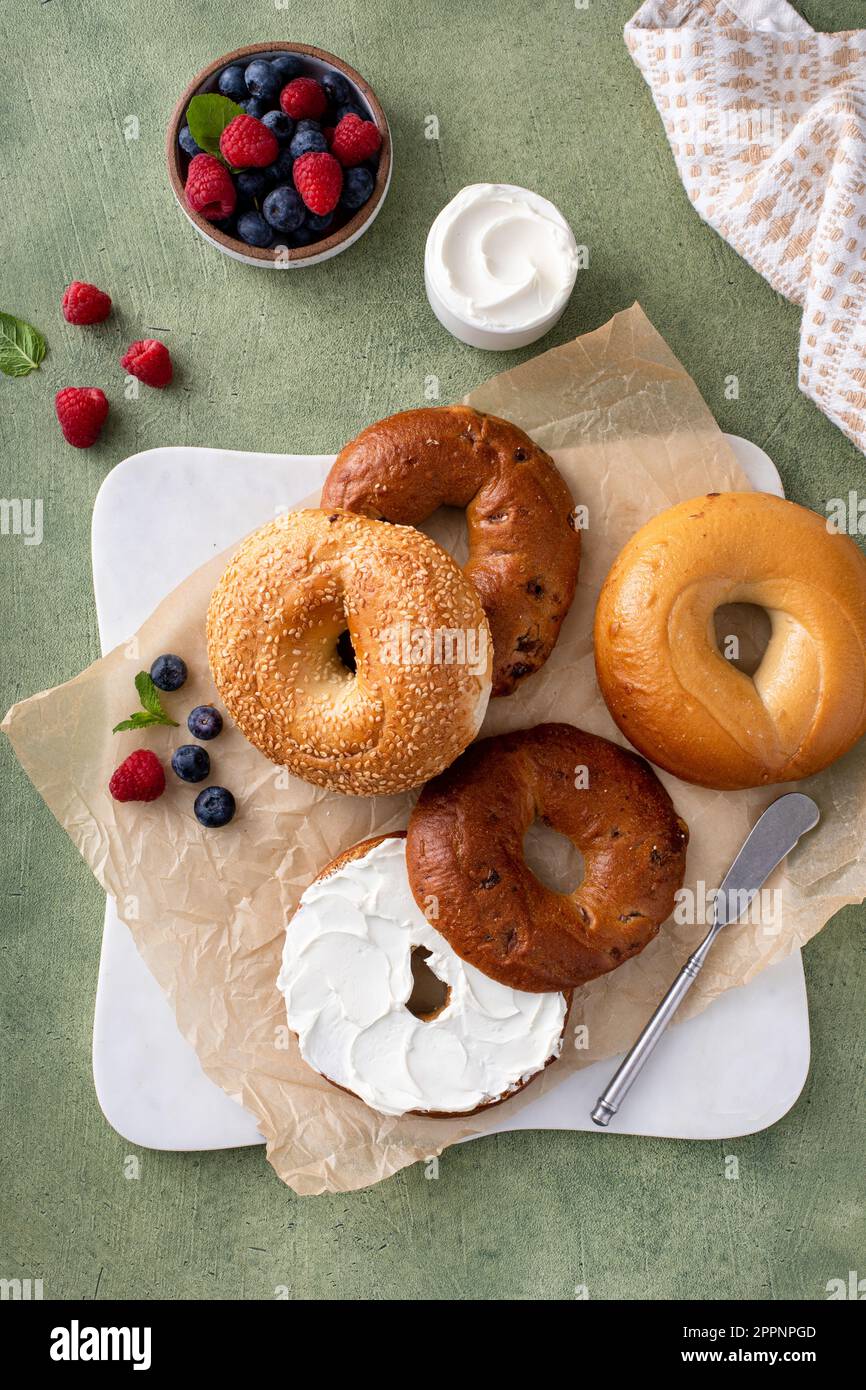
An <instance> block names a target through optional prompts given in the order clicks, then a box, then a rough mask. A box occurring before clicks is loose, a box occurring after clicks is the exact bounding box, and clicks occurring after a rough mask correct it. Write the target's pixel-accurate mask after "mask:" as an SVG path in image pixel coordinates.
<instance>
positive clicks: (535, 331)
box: [424, 183, 578, 351]
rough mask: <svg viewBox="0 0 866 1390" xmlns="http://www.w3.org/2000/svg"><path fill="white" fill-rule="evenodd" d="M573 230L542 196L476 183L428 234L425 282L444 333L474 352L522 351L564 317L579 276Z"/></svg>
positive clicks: (512, 186)
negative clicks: (563, 314) (469, 347)
mask: <svg viewBox="0 0 866 1390" xmlns="http://www.w3.org/2000/svg"><path fill="white" fill-rule="evenodd" d="M577 268H578V253H577V245H576V243H575V240H574V235H573V233H572V230H571V228H570V227H569V225H568V223H567V222H566V220H565V218H564V217H563V216H562V213H561V212H560V211H559V210H558V208H555V207H554V205H553V203H550V202H548V200H547V199H546V198H541V197H539V195H538V194H537V193H532V192H531V191H530V189H528V188H519V187H517V185H516V184H510V183H473V184H469V185H468V187H466V188H463V189H461V190H460V192H459V193H458V194H457V195H456V196H455V197H454V198H452V199H451V202H450V203H448V204H447V205H446V206H445V207H444V208H443V209H442V211H441V212H440V213H439V216H438V217H437V218H436V220H435V222H434V223H433V225H432V227H431V228H430V232H429V234H428V236H427V246H426V249H425V253H424V283H425V286H426V289H427V298H428V299H429V301H430V307H431V308H432V310H433V312H434V314H435V315H436V317H437V318H438V320H439V322H440V323H441V324H442V325H443V327H444V328H447V329H448V331H449V333H453V334H454V336H455V338H459V339H460V340H461V341H462V342H464V343H469V345H470V346H471V347H478V348H488V349H491V350H494V351H496V350H500V351H501V350H502V349H505V348H518V347H526V345H527V343H534V342H535V340H536V338H540V337H542V335H543V334H545V333H547V332H548V331H549V330H550V329H551V328H552V327H553V325H554V324H555V323H556V321H557V319H558V318H559V317H560V315H561V314H562V311H563V309H564V308H565V306H566V304H567V303H568V300H569V296H570V295H571V292H572V290H573V289H574V282H575V279H576V278H577Z"/></svg>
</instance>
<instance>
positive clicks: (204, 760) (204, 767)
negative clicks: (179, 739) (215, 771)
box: [171, 743, 210, 782]
mask: <svg viewBox="0 0 866 1390" xmlns="http://www.w3.org/2000/svg"><path fill="white" fill-rule="evenodd" d="M171 765H172V768H173V769H174V771H175V772H176V773H177V775H178V777H179V778H180V779H181V781H182V782H203V781H204V779H205V778H206V777H209V776H210V755H209V754H208V751H207V749H206V748H200V747H199V745H198V744H197V743H185V744H184V745H183V747H182V748H175V750H174V752H173V753H172V755H171Z"/></svg>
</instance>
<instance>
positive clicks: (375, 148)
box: [331, 115, 382, 169]
mask: <svg viewBox="0 0 866 1390" xmlns="http://www.w3.org/2000/svg"><path fill="white" fill-rule="evenodd" d="M381 147H382V132H381V131H380V129H379V127H378V126H377V125H376V122H375V121H362V120H361V119H360V117H358V116H353V115H348V116H344V117H343V119H342V120H341V121H340V122H339V124H338V125H337V128H336V130H335V131H334V138H333V139H332V141H331V153H332V154H335V155H336V157H337V159H339V161H340V163H341V164H342V165H343V167H344V168H346V169H353V168H354V167H355V165H356V164H363V163H364V161H365V160H367V159H372V158H373V155H375V154H378V152H379V150H380V149H381Z"/></svg>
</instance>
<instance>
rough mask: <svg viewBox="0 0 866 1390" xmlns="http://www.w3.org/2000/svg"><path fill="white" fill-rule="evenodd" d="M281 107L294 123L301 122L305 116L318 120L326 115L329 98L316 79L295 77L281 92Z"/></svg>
mask: <svg viewBox="0 0 866 1390" xmlns="http://www.w3.org/2000/svg"><path fill="white" fill-rule="evenodd" d="M280 106H281V107H282V108H283V110H284V111H285V113H286V115H287V116H291V118H292V120H294V121H301V120H303V119H304V117H305V116H309V117H312V118H313V119H314V120H317V119H318V118H319V116H324V114H325V111H326V109H327V106H328V97H327V94H326V92H325V89H324V87H323V86H322V85H321V83H320V82H317V81H316V79H315V78H314V77H295V78H294V79H293V80H292V81H291V82H287V83H286V85H285V87H284V88H283V90H282V91H281V92H280Z"/></svg>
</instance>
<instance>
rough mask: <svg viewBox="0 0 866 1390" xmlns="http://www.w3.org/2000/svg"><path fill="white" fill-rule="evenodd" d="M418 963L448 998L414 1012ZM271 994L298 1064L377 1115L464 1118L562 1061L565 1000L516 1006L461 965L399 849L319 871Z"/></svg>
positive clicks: (389, 844)
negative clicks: (282, 1004)
mask: <svg viewBox="0 0 866 1390" xmlns="http://www.w3.org/2000/svg"><path fill="white" fill-rule="evenodd" d="M418 954H420V955H421V957H422V959H424V961H425V964H427V963H428V962H429V964H427V969H429V970H430V971H432V972H433V974H434V975H435V976H436V977H437V979H438V980H439V981H440V982H441V984H442V985H444V986H445V990H444V999H443V1001H442V1002H441V1004H439V1005H438V1006H437V1007H435V1008H434V1009H432V1010H431V1011H423V1010H421V1009H419V1008H418V1007H417V1005H416V1006H415V1007H414V1009H412V1008H410V1005H412V1004H413V1000H414V997H415V994H416V988H415V987H414V984H413V971H414V969H415V958H416V957H417V955H418ZM277 987H278V989H280V990H281V991H282V993H283V995H284V997H285V1001H286V1015H287V1019H288V1024H289V1027H290V1028H291V1030H292V1032H294V1033H295V1034H296V1035H297V1038H298V1041H299V1045H300V1050H301V1055H302V1057H303V1058H304V1060H305V1061H306V1062H307V1063H308V1064H309V1065H310V1066H311V1067H312V1068H313V1069H314V1070H315V1071H317V1072H319V1074H320V1075H322V1076H324V1077H325V1078H326V1080H328V1081H330V1082H331V1083H332V1084H334V1085H336V1086H339V1087H340V1088H341V1089H342V1090H346V1091H350V1092H351V1093H352V1094H354V1095H356V1096H358V1097H359V1098H360V1099H361V1100H363V1101H365V1102H366V1103H367V1104H368V1105H369V1106H371V1107H372V1108H373V1109H374V1110H378V1111H380V1112H382V1113H383V1114H386V1115H405V1114H407V1113H411V1114H420V1115H427V1116H431V1117H433V1118H444V1117H446V1116H451V1115H469V1114H473V1113H475V1112H476V1111H478V1110H484V1109H486V1108H487V1107H488V1106H490V1105H496V1104H498V1102H499V1101H502V1100H506V1099H507V1098H508V1097H509V1096H512V1095H515V1094H516V1093H517V1092H518V1091H520V1090H522V1089H523V1087H524V1086H525V1085H527V1083H528V1082H529V1081H530V1080H532V1078H533V1077H534V1076H537V1075H538V1074H539V1072H541V1071H543V1070H544V1068H545V1067H546V1066H547V1065H548V1063H549V1062H552V1061H553V1060H554V1059H555V1058H556V1057H558V1056H559V1054H560V1052H561V1050H562V1042H563V1034H564V1030H565V1024H566V1019H567V1015H568V1006H569V1002H570V1001H569V998H568V997H567V996H566V995H564V994H562V993H546V994H525V993H521V992H519V991H517V990H514V989H510V988H508V987H507V986H504V985H501V984H497V983H496V982H495V981H494V980H490V979H488V978H487V977H486V976H485V975H482V974H480V973H479V971H477V970H474V969H473V968H472V966H471V965H467V964H465V962H464V961H463V960H461V959H460V957H459V956H458V955H456V954H455V952H454V951H453V950H452V949H451V947H450V946H449V945H448V942H447V941H446V940H445V938H444V937H443V936H442V935H440V933H439V932H438V931H437V930H436V926H435V919H431V920H428V917H427V916H425V914H424V913H423V912H422V911H421V910H420V908H418V906H417V905H416V903H415V901H414V899H413V897H412V892H411V890H410V888H409V881H408V878H407V875H406V855H405V837H404V836H403V835H402V834H399V835H389V836H378V837H377V838H375V839H372V840H365V841H363V842H362V843H361V844H357V845H354V846H353V847H352V848H351V849H350V850H347V851H346V852H345V853H344V854H341V855H339V856H338V857H337V858H336V859H335V860H333V861H332V863H330V864H328V865H327V866H326V867H325V868H324V869H323V870H322V872H321V873H320V874H319V875H318V877H317V878H316V879H315V881H314V882H313V883H312V884H311V885H310V887H309V888H308V889H307V890H306V892H305V893H304V895H303V897H302V898H301V901H300V904H299V906H298V909H297V911H296V912H295V915H294V916H293V917H292V919H291V921H290V922H289V924H288V926H287V928H286V941H285V947H284V950H283V960H282V968H281V970H280V975H279V979H278V981H277Z"/></svg>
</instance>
